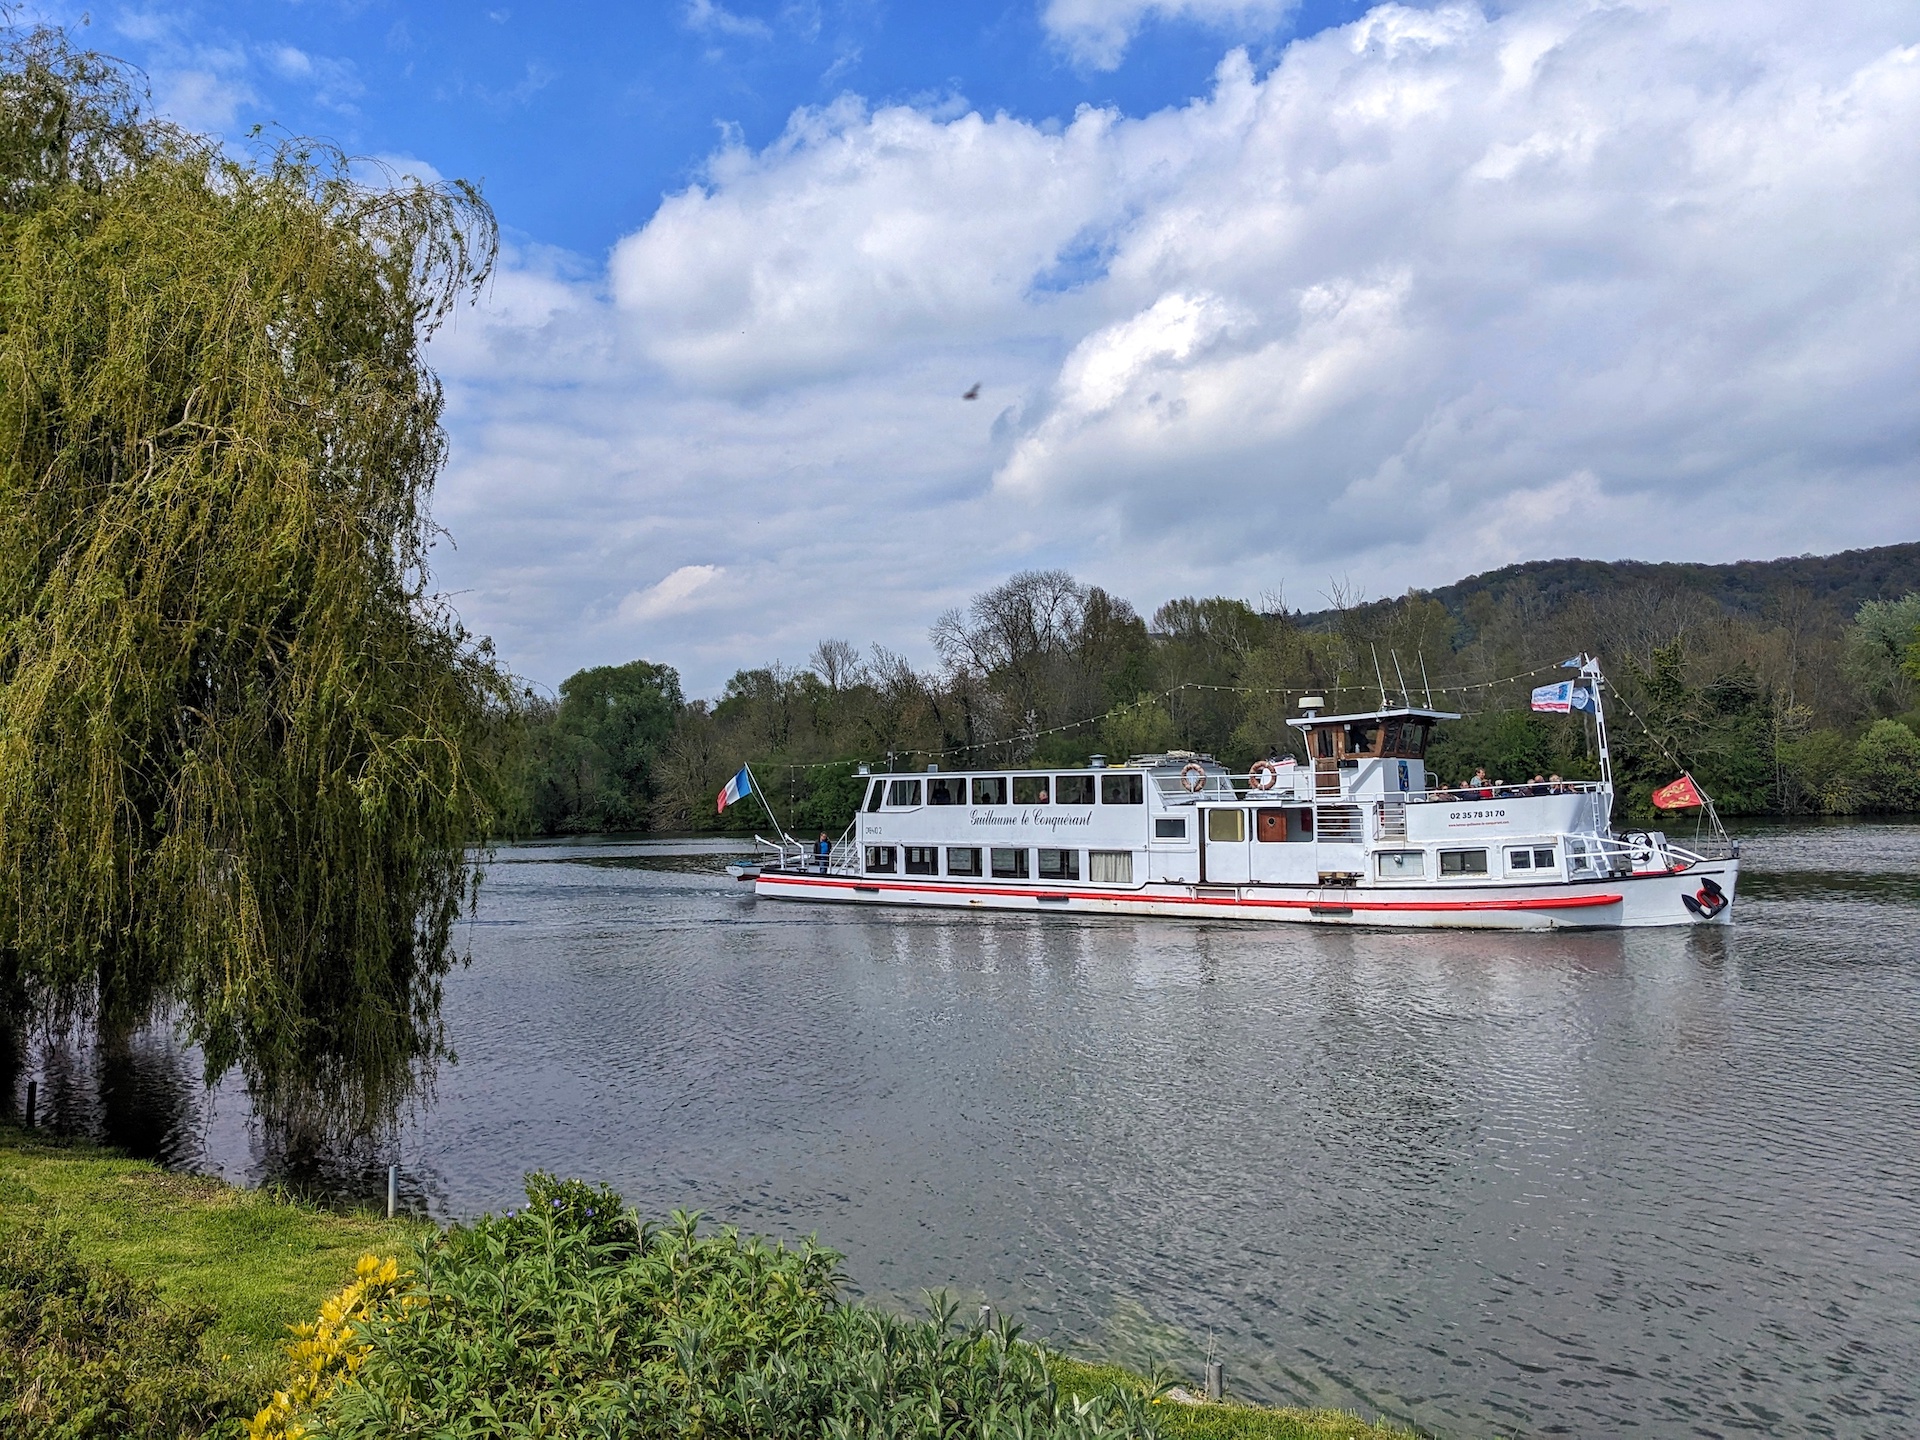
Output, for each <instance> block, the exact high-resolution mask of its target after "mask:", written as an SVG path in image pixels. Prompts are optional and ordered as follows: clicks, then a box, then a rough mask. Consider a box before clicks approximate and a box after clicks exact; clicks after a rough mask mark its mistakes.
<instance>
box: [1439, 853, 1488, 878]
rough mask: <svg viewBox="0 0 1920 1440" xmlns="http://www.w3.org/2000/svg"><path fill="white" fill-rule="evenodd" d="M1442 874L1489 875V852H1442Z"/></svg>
mask: <svg viewBox="0 0 1920 1440" xmlns="http://www.w3.org/2000/svg"><path fill="white" fill-rule="evenodd" d="M1440 873H1441V874H1442V875H1484V874H1486V873H1487V852H1486V851H1484V850H1442V851H1441V852H1440Z"/></svg>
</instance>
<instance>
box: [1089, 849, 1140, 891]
mask: <svg viewBox="0 0 1920 1440" xmlns="http://www.w3.org/2000/svg"><path fill="white" fill-rule="evenodd" d="M1087 878H1088V879H1089V880H1091V881H1093V883H1094V884H1096V885H1131V884H1132V883H1133V852H1132V851H1131V850H1089V851H1088V852H1087Z"/></svg>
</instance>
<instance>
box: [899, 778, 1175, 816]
mask: <svg viewBox="0 0 1920 1440" xmlns="http://www.w3.org/2000/svg"><path fill="white" fill-rule="evenodd" d="M1096 792H1097V793H1098V795H1099V797H1100V803H1101V804H1102V805H1144V804H1146V803H1147V792H1146V784H1145V777H1144V776H1142V775H1140V774H1139V773H1138V772H1134V773H1131V774H1128V773H1125V772H1120V773H1114V774H1107V775H1014V776H1006V775H935V776H932V777H931V778H929V779H926V780H876V781H874V782H873V784H872V786H871V787H870V788H869V789H868V791H867V809H868V811H869V812H871V811H875V810H878V809H879V808H880V807H881V806H882V805H890V806H909V805H919V804H922V803H925V804H928V805H966V804H974V805H1005V804H1007V803H1008V802H1007V797H1008V796H1009V795H1011V796H1012V797H1013V802H1012V803H1013V804H1015V805H1091V804H1093V801H1094V795H1095V793H1096ZM922 795H924V796H925V797H926V799H925V801H924V802H923V801H922V799H921V796H922ZM969 797H971V798H969Z"/></svg>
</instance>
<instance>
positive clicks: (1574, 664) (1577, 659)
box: [1560, 655, 1585, 670]
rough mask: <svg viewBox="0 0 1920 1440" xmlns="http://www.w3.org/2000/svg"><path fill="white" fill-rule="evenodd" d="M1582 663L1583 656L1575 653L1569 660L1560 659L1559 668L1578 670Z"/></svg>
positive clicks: (1583, 661)
mask: <svg viewBox="0 0 1920 1440" xmlns="http://www.w3.org/2000/svg"><path fill="white" fill-rule="evenodd" d="M1584 663H1585V660H1584V658H1583V657H1581V656H1579V655H1576V656H1574V657H1573V658H1572V659H1571V660H1562V661H1561V662H1560V668H1561V669H1562V670H1578V669H1579V668H1580V667H1581V665H1583V664H1584Z"/></svg>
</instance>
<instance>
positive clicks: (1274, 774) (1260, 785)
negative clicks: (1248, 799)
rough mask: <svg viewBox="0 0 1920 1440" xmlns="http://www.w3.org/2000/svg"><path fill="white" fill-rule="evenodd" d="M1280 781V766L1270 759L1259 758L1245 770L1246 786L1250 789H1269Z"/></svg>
mask: <svg viewBox="0 0 1920 1440" xmlns="http://www.w3.org/2000/svg"><path fill="white" fill-rule="evenodd" d="M1279 783H1280V767H1279V766H1278V765H1276V764H1274V763H1273V761H1271V760H1260V761H1256V762H1255V763H1254V767H1253V768H1252V769H1251V770H1249V771H1248V772H1247V787H1248V788H1249V789H1252V790H1271V789H1273V787H1274V786H1276V785H1278V784H1279Z"/></svg>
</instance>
